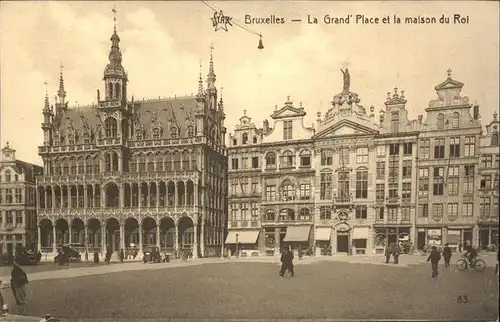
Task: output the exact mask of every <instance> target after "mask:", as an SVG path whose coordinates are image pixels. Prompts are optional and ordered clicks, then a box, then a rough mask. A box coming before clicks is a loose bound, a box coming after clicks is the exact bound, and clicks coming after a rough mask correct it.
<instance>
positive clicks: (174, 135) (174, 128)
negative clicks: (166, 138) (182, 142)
mask: <svg viewBox="0 0 500 322" xmlns="http://www.w3.org/2000/svg"><path fill="white" fill-rule="evenodd" d="M178 134H179V130H178V129H177V126H172V127H171V128H170V138H171V139H177V136H178Z"/></svg>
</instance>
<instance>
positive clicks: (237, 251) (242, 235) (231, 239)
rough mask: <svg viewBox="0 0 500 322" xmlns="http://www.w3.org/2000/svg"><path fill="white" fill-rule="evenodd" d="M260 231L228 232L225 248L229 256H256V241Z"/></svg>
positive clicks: (257, 250) (257, 251)
mask: <svg viewBox="0 0 500 322" xmlns="http://www.w3.org/2000/svg"><path fill="white" fill-rule="evenodd" d="M259 234H260V230H230V231H228V234H227V237H226V242H225V244H226V247H227V249H228V251H229V255H230V256H231V254H232V255H234V256H237V257H239V256H242V257H250V256H258V255H259V253H260V252H259V249H258V247H259V246H258V243H257V241H258V239H259Z"/></svg>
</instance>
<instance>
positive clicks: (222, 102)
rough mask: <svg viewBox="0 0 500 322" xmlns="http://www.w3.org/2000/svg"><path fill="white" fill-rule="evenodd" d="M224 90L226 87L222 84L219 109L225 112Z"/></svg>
mask: <svg viewBox="0 0 500 322" xmlns="http://www.w3.org/2000/svg"><path fill="white" fill-rule="evenodd" d="M223 90H224V87H222V86H221V88H220V99H219V111H221V112H224V101H223V100H222V91H223Z"/></svg>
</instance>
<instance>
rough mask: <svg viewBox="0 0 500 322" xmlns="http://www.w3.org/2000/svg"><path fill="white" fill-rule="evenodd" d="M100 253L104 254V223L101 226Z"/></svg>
mask: <svg viewBox="0 0 500 322" xmlns="http://www.w3.org/2000/svg"><path fill="white" fill-rule="evenodd" d="M101 253H102V254H103V255H104V254H106V223H104V225H102V226H101Z"/></svg>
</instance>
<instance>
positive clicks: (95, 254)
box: [94, 250, 99, 264]
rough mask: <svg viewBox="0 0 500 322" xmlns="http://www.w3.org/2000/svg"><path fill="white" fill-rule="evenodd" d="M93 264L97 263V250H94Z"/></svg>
mask: <svg viewBox="0 0 500 322" xmlns="http://www.w3.org/2000/svg"><path fill="white" fill-rule="evenodd" d="M94 264H99V252H98V251H97V250H96V251H95V252H94Z"/></svg>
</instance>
